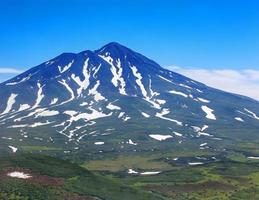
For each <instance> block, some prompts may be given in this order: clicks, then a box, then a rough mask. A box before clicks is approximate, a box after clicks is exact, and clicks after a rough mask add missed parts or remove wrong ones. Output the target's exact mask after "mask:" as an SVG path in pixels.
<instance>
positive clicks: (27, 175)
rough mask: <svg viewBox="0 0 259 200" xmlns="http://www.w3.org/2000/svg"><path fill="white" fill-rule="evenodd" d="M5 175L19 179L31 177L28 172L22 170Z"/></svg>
mask: <svg viewBox="0 0 259 200" xmlns="http://www.w3.org/2000/svg"><path fill="white" fill-rule="evenodd" d="M7 176H10V177H12V178H20V179H28V178H31V177H32V176H31V175H29V174H25V173H24V172H18V171H14V172H10V173H8V174H7Z"/></svg>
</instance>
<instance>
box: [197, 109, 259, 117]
mask: <svg viewBox="0 0 259 200" xmlns="http://www.w3.org/2000/svg"><path fill="white" fill-rule="evenodd" d="M201 109H202V110H203V111H204V112H205V113H206V118H207V119H212V120H216V116H215V115H214V114H213V111H214V110H213V109H211V108H209V107H208V106H201ZM258 119H259V118H258Z"/></svg>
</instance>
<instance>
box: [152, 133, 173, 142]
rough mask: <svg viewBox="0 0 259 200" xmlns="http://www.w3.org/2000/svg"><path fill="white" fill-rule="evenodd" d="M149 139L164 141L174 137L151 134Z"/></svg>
mask: <svg viewBox="0 0 259 200" xmlns="http://www.w3.org/2000/svg"><path fill="white" fill-rule="evenodd" d="M149 137H151V138H153V139H155V140H159V141H163V140H166V139H169V138H172V137H173V136H171V135H158V134H150V135H149Z"/></svg>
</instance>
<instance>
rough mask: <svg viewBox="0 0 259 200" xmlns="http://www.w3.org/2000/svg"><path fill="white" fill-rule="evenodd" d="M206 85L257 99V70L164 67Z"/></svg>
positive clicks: (258, 98) (258, 97) (258, 76)
mask: <svg viewBox="0 0 259 200" xmlns="http://www.w3.org/2000/svg"><path fill="white" fill-rule="evenodd" d="M166 68H167V69H169V70H172V71H174V72H177V73H180V74H182V75H184V76H187V77H189V78H191V79H194V80H196V81H199V82H202V83H205V84H206V85H208V86H211V87H214V88H217V89H221V90H224V91H226V92H232V93H236V94H241V95H245V96H248V97H251V98H253V99H256V100H259V70H252V69H245V70H233V69H213V70H209V69H202V68H197V69H196V68H182V67H178V66H169V67H166Z"/></svg>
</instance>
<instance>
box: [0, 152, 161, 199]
mask: <svg viewBox="0 0 259 200" xmlns="http://www.w3.org/2000/svg"><path fill="white" fill-rule="evenodd" d="M10 168H14V169H12V170H16V169H17V170H22V171H24V170H29V171H30V174H33V176H36V177H37V178H38V179H39V180H40V179H42V177H41V176H43V175H44V177H45V176H47V177H49V178H59V179H61V180H62V182H63V183H62V184H58V185H56V184H48V186H46V185H43V184H42V183H41V182H38V181H36V183H35V181H30V180H29V179H27V180H26V181H25V180H18V179H16V178H7V177H6V176H5V175H6V170H8V169H9V170H10ZM0 170H1V171H0V172H1V176H2V177H3V178H1V180H0V193H1V195H2V196H0V197H1V199H5V198H4V196H8V198H7V199H11V196H16V197H15V198H16V199H19V198H21V199H44V200H47V199H49V200H54V199H57V200H58V199H60V200H61V199H64V195H66V196H67V194H69V195H70V196H75V195H80V196H84V197H85V198H86V197H88V198H89V197H90V196H92V197H99V198H101V199H111V200H121V199H125V200H127V199H141V200H142V199H143V200H144V199H160V198H159V197H158V196H157V195H152V194H150V193H149V192H146V191H143V190H141V189H138V188H135V187H129V186H126V185H124V184H122V183H121V182H120V181H119V180H115V179H110V178H107V177H103V176H100V175H97V174H94V173H91V172H89V171H88V170H86V169H84V168H82V167H80V166H78V165H76V164H72V163H69V162H67V161H62V160H58V159H55V158H51V157H48V156H40V155H32V154H25V155H15V156H9V157H2V158H1V159H0ZM45 179H46V178H45ZM18 197H19V198H18ZM71 199H73V198H71Z"/></svg>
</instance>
